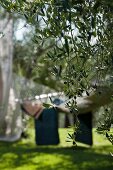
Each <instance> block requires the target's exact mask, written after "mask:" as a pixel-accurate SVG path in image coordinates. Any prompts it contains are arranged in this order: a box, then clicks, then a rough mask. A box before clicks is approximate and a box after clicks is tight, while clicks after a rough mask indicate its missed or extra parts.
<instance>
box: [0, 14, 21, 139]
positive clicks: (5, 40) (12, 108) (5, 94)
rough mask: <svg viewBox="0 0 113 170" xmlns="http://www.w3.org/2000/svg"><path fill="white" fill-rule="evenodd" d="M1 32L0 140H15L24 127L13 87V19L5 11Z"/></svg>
mask: <svg viewBox="0 0 113 170" xmlns="http://www.w3.org/2000/svg"><path fill="white" fill-rule="evenodd" d="M0 33H1V38H0V105H1V108H0V140H6V141H8V140H9V141H13V140H16V139H17V138H19V137H20V132H21V129H22V128H21V115H19V109H20V108H18V107H17V106H16V104H15V92H14V89H13V87H12V81H13V80H12V59H13V19H12V17H11V15H10V14H8V13H6V12H4V11H3V13H2V14H0ZM17 108H18V111H17ZM17 112H18V114H17ZM17 127H19V128H18V129H17Z"/></svg>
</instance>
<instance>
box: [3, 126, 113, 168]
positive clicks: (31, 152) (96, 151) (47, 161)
mask: <svg viewBox="0 0 113 170" xmlns="http://www.w3.org/2000/svg"><path fill="white" fill-rule="evenodd" d="M59 134H60V141H61V142H60V144H59V145H57V146H36V144H35V141H34V130H33V129H32V130H31V131H30V136H29V138H28V139H22V140H20V141H18V142H15V143H5V142H0V170H13V169H14V170H72V169H74V170H110V169H111V170H112V169H113V157H112V156H111V154H110V152H113V146H112V145H111V144H110V143H109V142H108V141H107V140H106V139H104V138H103V136H100V135H98V134H97V133H96V132H95V130H93V141H94V145H93V146H92V147H90V146H87V145H83V144H80V143H78V146H77V147H74V146H72V143H66V142H65V139H66V135H67V129H59Z"/></svg>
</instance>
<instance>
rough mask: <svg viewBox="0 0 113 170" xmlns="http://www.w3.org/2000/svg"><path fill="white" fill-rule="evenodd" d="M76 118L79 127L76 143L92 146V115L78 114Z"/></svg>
mask: <svg viewBox="0 0 113 170" xmlns="http://www.w3.org/2000/svg"><path fill="white" fill-rule="evenodd" d="M78 118H79V121H80V127H79V131H78V132H77V135H76V141H78V142H81V143H84V144H87V145H93V137H92V113H91V112H89V113H86V114H80V115H79V116H78Z"/></svg>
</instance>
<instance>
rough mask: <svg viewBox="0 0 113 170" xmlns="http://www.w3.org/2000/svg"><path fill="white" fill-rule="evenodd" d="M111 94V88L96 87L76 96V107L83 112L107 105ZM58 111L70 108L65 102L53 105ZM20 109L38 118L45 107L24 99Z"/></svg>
mask: <svg viewBox="0 0 113 170" xmlns="http://www.w3.org/2000/svg"><path fill="white" fill-rule="evenodd" d="M112 96H113V89H112V88H106V87H98V89H97V90H96V91H95V92H93V93H91V94H90V95H89V96H84V97H77V109H78V112H79V113H80V114H85V113H88V112H92V111H93V110H95V109H98V108H99V107H101V106H104V105H107V104H109V103H111V102H113V100H112ZM53 107H54V108H55V109H57V111H58V112H63V113H70V110H69V109H68V108H67V107H65V104H64V103H63V104H61V105H55V106H53ZM21 109H22V110H23V111H24V112H25V113H26V114H28V115H29V116H32V117H34V118H35V119H38V118H39V116H40V115H41V113H42V112H43V110H44V109H45V107H44V105H43V103H42V102H41V101H37V100H35V101H29V100H25V101H23V102H22V104H21Z"/></svg>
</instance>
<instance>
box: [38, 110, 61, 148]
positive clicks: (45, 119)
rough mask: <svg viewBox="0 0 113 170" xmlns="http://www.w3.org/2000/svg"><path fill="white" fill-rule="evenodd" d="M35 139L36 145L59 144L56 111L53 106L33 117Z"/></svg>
mask: <svg viewBox="0 0 113 170" xmlns="http://www.w3.org/2000/svg"><path fill="white" fill-rule="evenodd" d="M35 141H36V144H37V145H57V144H59V134H58V112H57V110H56V109H55V108H49V109H44V111H43V112H42V114H41V115H40V117H39V119H35Z"/></svg>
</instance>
